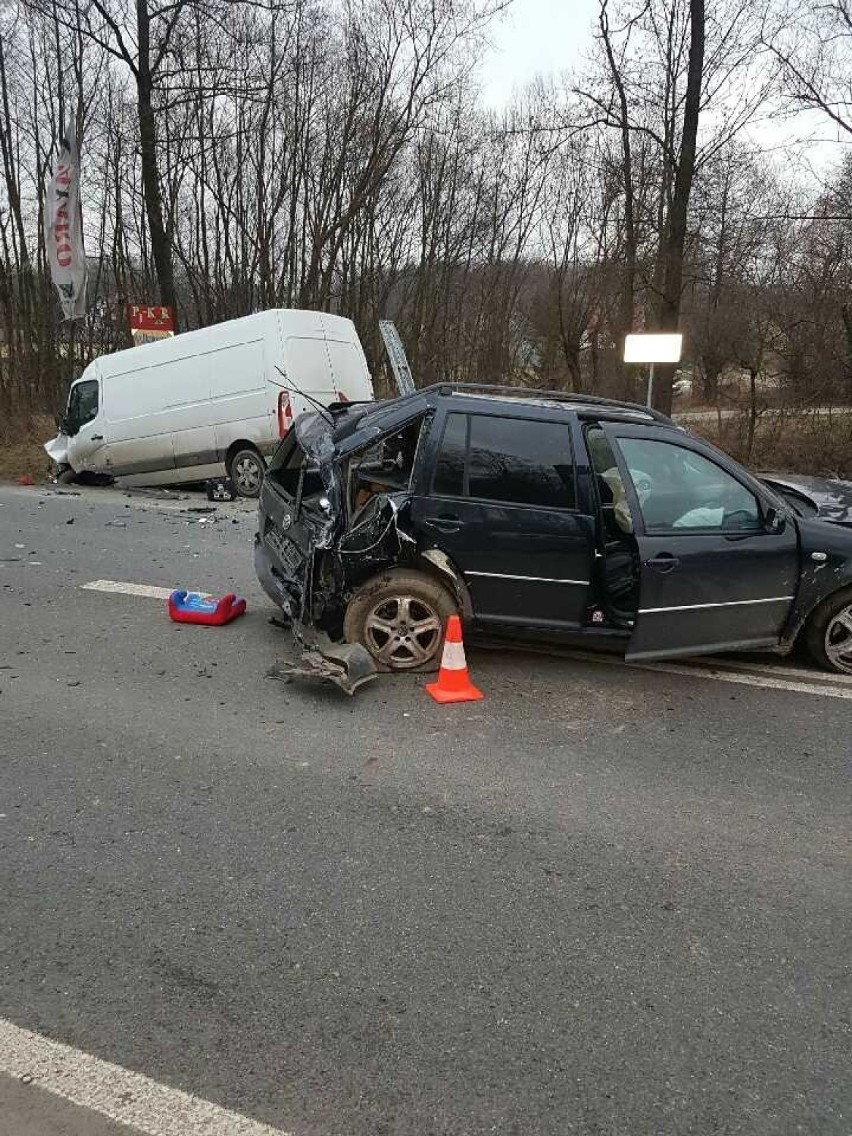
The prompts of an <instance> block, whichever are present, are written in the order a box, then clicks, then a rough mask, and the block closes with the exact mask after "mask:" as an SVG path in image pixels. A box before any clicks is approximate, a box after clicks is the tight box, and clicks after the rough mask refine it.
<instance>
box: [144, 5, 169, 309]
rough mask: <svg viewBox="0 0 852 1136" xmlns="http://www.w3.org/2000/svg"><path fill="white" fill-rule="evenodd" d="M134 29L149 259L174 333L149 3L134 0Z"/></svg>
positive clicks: (161, 300)
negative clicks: (155, 117) (159, 161)
mask: <svg viewBox="0 0 852 1136" xmlns="http://www.w3.org/2000/svg"><path fill="white" fill-rule="evenodd" d="M136 29H137V34H138V38H139V61H138V65H137V71H136V101H137V109H138V114H139V149H140V154H141V159H142V188H143V192H144V194H145V212H146V214H147V217H148V229H149V231H150V234H151V256H152V257H153V259H154V270H155V272H156V273H157V283H158V284H159V287H160V303H161V304H165V305H166V306H167V307H169V308H171V309H172V315H173V318H174V320H175V331H177V297H176V296H175V281H174V268H173V265H172V249H171V240H170V238H169V235H168V234H167V232H166V226H165V223H164V221H163V197H162V193H161V191H160V173H159V169H158V166H157V128H156V122H155V119H154V107H153V93H154V82H153V76H152V74H151V15H150V12H149V11H148V0H136Z"/></svg>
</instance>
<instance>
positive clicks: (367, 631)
mask: <svg viewBox="0 0 852 1136" xmlns="http://www.w3.org/2000/svg"><path fill="white" fill-rule="evenodd" d="M457 610H458V608H457V604H456V601H455V599H454V598H453V596H451V595H450V593H449V592H448V591H447V589H446V588H444V587H443V586H442V585H441V584H439V583H438V582H437V581H436V580H433V579H432V577H431V576H427V575H426V573H425V572H414V571H409V570H406V569H404V568H400V569H394V570H393V571H390V572H385V573H383V574H382V575H381V576H376V577H374V578H373V579H372V580H369V581H368V582H367V583H366V584H364V585H362V586H361V587H360V588H359V589H358V591H357V592H356V593H355V595H354V596H353V597H352V599H351V600H350V601H349V606H348V607H347V608H346V615H345V617H344V620H343V635H344V637H345V639H346V641H347V643H361V644H362V645H363V646H364V647H366V648H367V650H368V651H369V652H370V654H371V655H372V657H373V659H374V660H375V662H376V664H377V666H378V667H379V668H380V669H381V670H385V671H414V670H421V671H422V670H435V669H436V668H437V666H438V662H439V660H440V656H441V648H442V647H443V644H444V628H445V626H446V622H447V619H448V618H449V616H451V615H453V614H455V612H456V611H457Z"/></svg>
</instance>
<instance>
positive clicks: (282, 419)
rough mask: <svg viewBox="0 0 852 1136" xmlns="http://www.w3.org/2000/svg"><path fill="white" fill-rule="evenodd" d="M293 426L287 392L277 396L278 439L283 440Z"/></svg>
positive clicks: (291, 410)
mask: <svg viewBox="0 0 852 1136" xmlns="http://www.w3.org/2000/svg"><path fill="white" fill-rule="evenodd" d="M292 425H293V407H292V406H291V405H290V393H289V391H281V392H280V394H279V395H278V437H279V438H283V437H284V435H285V434H286V433H287V431H288V430H289V429H290V427H291V426H292Z"/></svg>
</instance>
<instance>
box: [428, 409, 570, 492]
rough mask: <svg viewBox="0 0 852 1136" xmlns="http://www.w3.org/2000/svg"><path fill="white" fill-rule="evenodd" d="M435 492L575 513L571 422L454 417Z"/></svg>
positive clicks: (448, 426)
mask: <svg viewBox="0 0 852 1136" xmlns="http://www.w3.org/2000/svg"><path fill="white" fill-rule="evenodd" d="M433 492H435V493H438V494H441V495H442V496H456V497H457V496H465V497H474V498H477V499H478V500H482V501H497V502H501V503H505V504H513V505H536V506H538V507H539V508H550V509H573V508H574V507H575V503H576V494H575V488H574V462H573V457H572V453H571V434H570V430H569V427H568V424H567V423H565V424H563V423H560V422H544V421H535V420H532V419H528V418H506V417H500V416H497V415H485V414H471V415H466V414H450V415H449V417H448V419H447V424H446V427H445V429H444V436H443V438H442V441H441V448H440V452H439V455H438V461H437V465H436V469H435V478H434V482H433Z"/></svg>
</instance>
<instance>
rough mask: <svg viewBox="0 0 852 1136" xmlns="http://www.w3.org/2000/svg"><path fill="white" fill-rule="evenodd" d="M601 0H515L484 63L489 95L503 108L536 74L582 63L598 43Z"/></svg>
mask: <svg viewBox="0 0 852 1136" xmlns="http://www.w3.org/2000/svg"><path fill="white" fill-rule="evenodd" d="M597 7H598V5H597V0H514V2H513V3H512V4H511V6H510V8H509V10H508V12H507V13H506V14H505V15H503V16H502V17H501V18H500V20H499V22H497V23H495V24H494V25H493V26H492V28H491V30H490V33H489V34H490V39H491V42H492V44H493V47H492V50H491V51H490V52H489V53H488V54H487V55H486V56H485V58H484V60H483V64H482V69H481V72H480V74H481V80H482V86H483V91H482V94H483V101H484V102H485V103H486V104H487V105H488V106H491V107H493V108H494V109H495V110H499V109H500V108H501V107H503V106H505V105H506V103H508V102H509V100H510V98H511V96H512V91H513V89H514V88H515V87H522V86H523V85H524V84H525V83H528V82H529V81H530V80H531V79H534V78H535V77H536V75H539V74H540V75H544V76H548V75H552V74H556V75H558V74H559V72H560V71H564V70H567V69H568V68H571V67H577V66H579V65H580V64H581V63H582V62H583V58H584V56H585V55H586V54H587V53H588V51H589V49H590V48H591V45H592V33H591V24H592V21H593V20H594V18H595V14H596V12H597Z"/></svg>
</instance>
